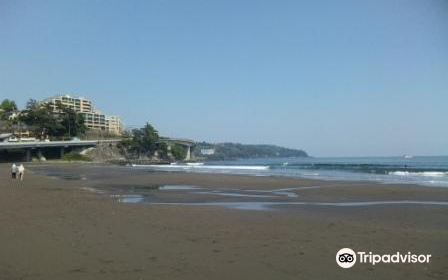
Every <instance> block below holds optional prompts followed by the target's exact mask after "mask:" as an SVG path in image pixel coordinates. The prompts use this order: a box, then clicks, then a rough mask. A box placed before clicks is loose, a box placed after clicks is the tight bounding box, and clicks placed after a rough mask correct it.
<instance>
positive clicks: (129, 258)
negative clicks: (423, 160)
mask: <svg viewBox="0 0 448 280" xmlns="http://www.w3.org/2000/svg"><path fill="white" fill-rule="evenodd" d="M49 165H51V166H52V167H55V168H56V169H58V170H59V172H61V173H62V174H66V175H70V174H71V173H77V174H84V175H86V179H85V180H82V179H66V180H64V179H59V178H55V177H56V176H53V177H51V176H50V177H49V176H44V175H41V174H39V173H38V172H36V171H32V172H27V173H26V174H25V180H24V181H23V182H22V183H20V182H14V183H18V184H15V185H12V183H11V180H9V170H8V165H4V164H0V179H1V181H0V182H2V185H1V187H0V221H2V230H1V231H0V246H1V248H2V250H1V252H0V273H1V274H2V277H3V279H18V278H23V279H42V280H43V279H45V280H47V279H81V278H82V279H150V278H152V279H229V278H232V279H242V278H244V279H313V278H316V277H318V278H325V279H330V278H331V279H360V278H394V279H405V278H406V279H443V278H445V277H446V275H448V268H447V266H446V263H448V251H447V250H446V244H448V229H447V226H446V225H447V224H448V207H445V206H443V207H440V206H430V205H425V206H422V205H387V206H384V205H383V206H381V205H380V206H375V207H359V208H356V210H355V211H353V210H354V209H353V208H344V207H336V208H335V207H315V206H300V207H297V208H294V209H289V208H288V207H287V208H286V209H283V208H282V209H281V210H283V211H242V210H235V209H228V208H222V207H204V206H198V207H193V208H190V207H183V206H181V205H171V206H166V205H150V206H148V205H145V204H128V203H118V202H117V200H116V199H114V198H113V197H110V196H108V195H98V194H96V193H92V192H90V191H87V190H86V189H83V188H88V187H94V188H96V189H99V188H103V189H104V188H111V187H112V188H115V189H114V191H115V190H117V191H122V190H123V187H125V186H127V187H128V188H129V187H130V186H131V187H132V186H133V187H137V188H134V191H136V192H138V191H141V190H140V189H139V188H138V187H142V186H143V187H148V186H152V185H176V184H182V185H189V184H191V185H199V186H201V187H204V188H205V187H207V188H209V189H211V191H216V190H222V189H225V190H228V191H231V189H242V190H243V191H251V190H254V189H256V190H262V191H269V190H272V189H281V188H285V187H297V188H301V190H300V191H298V192H299V195H300V196H299V198H297V199H300V200H303V201H316V200H319V201H347V200H349V201H350V200H353V201H354V200H360V199H370V200H375V199H389V200H391V199H395V198H397V197H401V198H408V199H410V198H414V199H418V200H433V199H439V200H443V201H448V190H446V189H444V188H432V187H424V186H418V185H381V184H358V183H355V182H348V183H343V182H340V181H335V182H328V181H316V180H306V179H285V178H271V177H248V176H228V175H214V174H191V173H165V172H164V173H156V172H136V173H129V172H128V170H125V169H120V168H111V166H109V165H107V166H98V167H93V166H92V165H86V164H66V165H65V164H64V165H60V164H57V165H56V166H54V164H49ZM32 169H33V167H31V166H30V168H29V171H30V170H32ZM111 169H112V171H110V170H111ZM107 170H109V171H107ZM4 182H6V184H5V183H4ZM19 184H21V185H19ZM316 185H318V186H321V188H309V187H313V186H316ZM322 187H323V188H322ZM144 191H147V190H144ZM150 194H151V197H157V196H158V193H150ZM174 195H176V194H175V193H174ZM189 195H191V194H184V193H181V194H179V195H176V196H177V198H185V197H187V198H188V196H189ZM209 198H210V197H209V196H205V197H204V198H202V199H209ZM221 199H223V200H227V199H228V198H227V197H226V198H221ZM257 199H258V198H257ZM278 199H279V200H286V199H290V198H278ZM344 247H349V248H352V249H354V250H359V251H367V252H369V251H373V252H374V253H384V254H386V253H396V252H401V253H407V252H412V253H416V254H431V255H432V256H433V257H432V259H431V262H430V263H427V264H393V265H392V264H377V265H375V266H371V265H368V264H356V265H355V266H354V267H353V268H351V269H342V268H340V267H338V266H337V264H336V262H335V259H334V258H335V254H336V253H337V251H338V250H339V249H341V248H344Z"/></svg>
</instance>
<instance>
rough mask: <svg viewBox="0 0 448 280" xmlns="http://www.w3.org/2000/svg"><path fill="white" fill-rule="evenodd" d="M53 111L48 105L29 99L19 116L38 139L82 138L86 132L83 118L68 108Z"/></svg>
mask: <svg viewBox="0 0 448 280" xmlns="http://www.w3.org/2000/svg"><path fill="white" fill-rule="evenodd" d="M58 109H59V110H58V111H54V110H53V108H52V107H51V106H50V104H41V103H38V102H37V101H36V100H33V99H30V100H29V101H28V102H27V105H26V109H25V110H24V111H23V113H22V114H21V117H20V120H21V121H23V122H24V123H25V124H26V125H27V126H28V127H29V129H30V130H31V131H32V132H33V134H34V136H35V137H36V138H38V139H45V138H46V137H47V136H50V137H52V138H63V137H64V136H65V137H67V136H70V137H74V136H82V135H84V133H85V131H86V126H85V125H84V118H83V117H82V116H81V115H79V114H77V113H76V112H75V111H73V110H72V109H70V108H66V107H59V108H58Z"/></svg>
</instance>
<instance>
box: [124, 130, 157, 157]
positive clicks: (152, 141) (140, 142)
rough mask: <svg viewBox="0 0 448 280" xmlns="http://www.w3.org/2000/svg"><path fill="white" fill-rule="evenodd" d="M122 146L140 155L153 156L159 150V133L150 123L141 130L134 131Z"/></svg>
mask: <svg viewBox="0 0 448 280" xmlns="http://www.w3.org/2000/svg"><path fill="white" fill-rule="evenodd" d="M121 144H122V145H123V146H125V147H127V148H129V149H130V150H131V151H133V152H137V153H138V154H142V153H143V154H146V155H153V154H154V152H155V151H157V150H158V148H159V146H160V143H159V132H158V131H157V130H156V129H155V128H154V127H153V126H152V125H150V124H149V123H146V124H145V126H143V127H142V128H139V129H133V130H132V132H131V133H130V135H128V137H126V138H125V139H124V140H123V141H122V142H121Z"/></svg>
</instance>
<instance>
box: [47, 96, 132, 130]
mask: <svg viewBox="0 0 448 280" xmlns="http://www.w3.org/2000/svg"><path fill="white" fill-rule="evenodd" d="M41 103H46V104H49V105H50V106H51V108H52V109H53V111H54V112H60V107H61V105H62V106H64V107H67V108H70V109H72V110H74V111H75V112H77V113H79V114H81V115H82V116H83V117H84V124H85V125H86V127H87V128H88V129H90V130H95V131H104V132H108V133H111V134H115V135H119V134H121V132H122V131H123V123H122V122H121V119H120V117H119V116H109V115H105V114H103V113H101V111H99V110H96V109H95V108H94V107H93V104H92V102H91V101H90V100H88V99H86V98H84V97H74V96H71V95H68V94H64V95H57V96H54V97H50V98H47V99H44V100H42V101H41Z"/></svg>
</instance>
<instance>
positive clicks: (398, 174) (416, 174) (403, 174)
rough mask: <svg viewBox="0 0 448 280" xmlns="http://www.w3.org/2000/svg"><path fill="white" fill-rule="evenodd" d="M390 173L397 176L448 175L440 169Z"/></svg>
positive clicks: (389, 173)
mask: <svg viewBox="0 0 448 280" xmlns="http://www.w3.org/2000/svg"><path fill="white" fill-rule="evenodd" d="M387 174H388V175H396V176H425V177H444V176H448V172H439V171H424V172H409V171H391V172H388V173H387Z"/></svg>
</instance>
